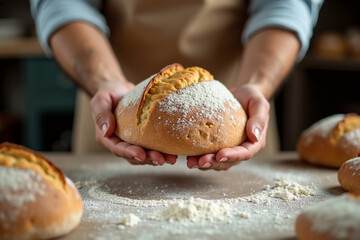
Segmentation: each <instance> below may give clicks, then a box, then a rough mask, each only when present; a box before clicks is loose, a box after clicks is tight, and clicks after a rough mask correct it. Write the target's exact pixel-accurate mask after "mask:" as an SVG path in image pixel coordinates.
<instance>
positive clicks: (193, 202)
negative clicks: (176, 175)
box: [149, 197, 231, 222]
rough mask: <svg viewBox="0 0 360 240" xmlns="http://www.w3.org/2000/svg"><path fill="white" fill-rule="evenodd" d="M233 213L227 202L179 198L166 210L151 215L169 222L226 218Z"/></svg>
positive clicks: (150, 217) (151, 217)
mask: <svg viewBox="0 0 360 240" xmlns="http://www.w3.org/2000/svg"><path fill="white" fill-rule="evenodd" d="M230 215H231V208H230V206H229V205H228V204H227V203H224V202H221V201H216V200H206V199H202V198H192V197H191V198H190V199H188V200H182V199H179V200H177V201H176V202H175V203H171V204H170V205H169V206H168V207H167V208H166V209H165V210H164V211H162V212H160V213H156V214H154V215H151V216H149V219H151V220H159V221H169V222H174V221H176V222H201V221H215V220H224V219H225V218H226V217H227V216H230Z"/></svg>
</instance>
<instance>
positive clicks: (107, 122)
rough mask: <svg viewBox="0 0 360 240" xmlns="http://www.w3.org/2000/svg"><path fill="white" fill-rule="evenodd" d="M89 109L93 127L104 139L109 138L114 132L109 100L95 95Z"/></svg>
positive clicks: (113, 120) (113, 119)
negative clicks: (97, 129)
mask: <svg viewBox="0 0 360 240" xmlns="http://www.w3.org/2000/svg"><path fill="white" fill-rule="evenodd" d="M91 109H92V117H93V119H94V122H95V125H96V126H95V127H97V128H99V129H100V130H101V132H102V134H103V136H104V137H109V136H111V135H112V134H113V133H114V131H115V117H114V114H113V112H112V103H111V99H110V98H106V97H105V96H103V95H101V94H99V95H95V96H94V97H93V99H92V100H91Z"/></svg>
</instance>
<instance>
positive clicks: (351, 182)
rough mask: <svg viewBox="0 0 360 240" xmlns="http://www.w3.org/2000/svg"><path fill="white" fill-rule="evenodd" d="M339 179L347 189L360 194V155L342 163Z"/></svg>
mask: <svg viewBox="0 0 360 240" xmlns="http://www.w3.org/2000/svg"><path fill="white" fill-rule="evenodd" d="M338 180H339V183H340V185H341V186H342V187H343V188H344V189H345V190H346V191H349V192H351V193H355V194H360V157H357V158H353V159H350V160H347V161H346V162H344V163H343V164H342V165H341V167H340V169H339V172H338Z"/></svg>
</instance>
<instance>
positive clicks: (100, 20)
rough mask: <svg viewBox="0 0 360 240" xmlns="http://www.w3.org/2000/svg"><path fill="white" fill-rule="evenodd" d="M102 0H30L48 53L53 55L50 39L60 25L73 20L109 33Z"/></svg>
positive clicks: (43, 44) (39, 36)
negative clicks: (101, 11) (101, 10)
mask: <svg viewBox="0 0 360 240" xmlns="http://www.w3.org/2000/svg"><path fill="white" fill-rule="evenodd" d="M101 4H102V1H100V0H30V6H31V14H32V16H33V18H34V21H35V25H36V32H37V36H38V38H39V41H40V43H41V45H42V46H43V48H44V50H45V52H46V54H47V55H51V54H52V52H51V48H50V46H49V39H50V37H51V35H52V34H53V33H54V32H55V31H56V30H57V29H58V28H60V27H62V26H64V25H65V24H67V23H69V22H72V21H84V22H87V23H90V24H92V25H93V26H95V27H97V28H98V29H99V30H100V31H101V32H103V33H104V34H106V35H108V34H109V28H108V26H107V24H106V20H105V18H104V16H103V15H102V14H101V13H100V12H99V9H100V7H101Z"/></svg>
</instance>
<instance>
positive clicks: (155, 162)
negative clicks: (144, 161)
mask: <svg viewBox="0 0 360 240" xmlns="http://www.w3.org/2000/svg"><path fill="white" fill-rule="evenodd" d="M152 163H153V164H154V165H155V166H160V164H159V163H158V162H157V161H155V160H154V161H152Z"/></svg>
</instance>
